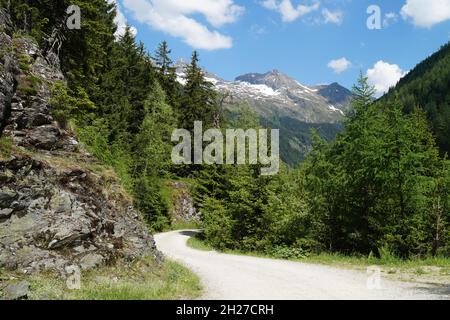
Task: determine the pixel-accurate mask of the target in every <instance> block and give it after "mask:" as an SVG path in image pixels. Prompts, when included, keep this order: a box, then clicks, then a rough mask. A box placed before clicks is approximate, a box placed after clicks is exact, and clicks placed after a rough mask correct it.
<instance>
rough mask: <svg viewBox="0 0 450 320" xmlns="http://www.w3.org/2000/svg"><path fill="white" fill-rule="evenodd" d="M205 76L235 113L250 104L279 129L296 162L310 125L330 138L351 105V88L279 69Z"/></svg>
mask: <svg viewBox="0 0 450 320" xmlns="http://www.w3.org/2000/svg"><path fill="white" fill-rule="evenodd" d="M176 67H177V76H178V81H179V82H180V83H181V84H185V82H184V69H185V67H186V64H185V63H184V62H178V63H177V64H176ZM204 76H205V79H206V80H207V81H209V82H211V83H212V84H213V85H214V87H215V88H216V90H217V91H219V92H220V93H222V94H224V96H225V97H226V99H225V101H224V103H225V106H226V108H227V109H228V110H229V111H230V112H231V113H236V112H238V110H237V109H236V106H239V105H248V106H250V107H251V108H252V109H254V110H255V111H256V112H257V113H258V114H259V116H260V119H261V124H263V125H266V126H267V125H268V126H270V127H271V128H272V129H280V133H281V142H280V144H281V145H280V148H281V158H282V160H283V161H284V162H286V163H288V164H289V165H291V166H296V165H298V164H299V163H300V162H301V161H302V160H303V159H304V158H305V156H306V155H307V154H308V153H309V151H310V149H311V143H312V136H311V135H312V133H311V131H312V130H315V131H317V132H319V135H321V137H323V138H324V139H326V140H331V139H333V138H334V137H335V136H336V134H338V133H339V132H340V131H341V130H342V126H341V121H342V120H343V118H344V117H345V114H346V113H347V111H348V110H349V108H350V100H351V96H352V93H351V91H350V90H348V89H347V88H345V87H343V86H341V85H340V84H338V83H337V82H333V83H331V84H329V85H325V84H322V85H315V86H307V85H304V84H302V83H300V82H299V81H297V80H295V79H294V78H292V77H290V76H288V75H286V74H284V73H282V72H281V71H279V70H277V69H273V70H270V71H268V72H266V73H246V74H242V75H239V76H237V77H236V78H235V79H234V80H233V81H227V80H224V79H223V78H221V77H219V76H218V75H216V74H214V73H211V72H208V71H206V70H204Z"/></svg>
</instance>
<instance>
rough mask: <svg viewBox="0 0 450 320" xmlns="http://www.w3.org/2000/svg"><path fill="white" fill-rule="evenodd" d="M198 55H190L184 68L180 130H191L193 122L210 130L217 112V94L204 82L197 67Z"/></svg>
mask: <svg viewBox="0 0 450 320" xmlns="http://www.w3.org/2000/svg"><path fill="white" fill-rule="evenodd" d="M198 63H199V57H198V53H197V52H196V51H195V52H194V53H193V54H192V59H191V64H190V65H188V66H187V67H186V70H185V74H186V75H185V77H186V85H185V86H184V92H183V96H182V98H181V106H180V116H181V119H180V120H181V126H182V128H185V129H188V130H193V128H194V122H195V121H202V122H203V128H208V127H209V128H211V127H213V125H214V119H215V116H216V114H217V113H218V110H217V101H216V98H217V94H216V92H215V90H214V89H213V85H212V83H210V82H208V81H206V80H205V77H204V74H203V71H202V69H201V68H200V67H199V64H198Z"/></svg>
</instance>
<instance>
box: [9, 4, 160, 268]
mask: <svg viewBox="0 0 450 320" xmlns="http://www.w3.org/2000/svg"><path fill="white" fill-rule="evenodd" d="M56 81H64V76H63V74H62V73H61V71H60V69H59V63H58V58H57V57H56V56H55V55H53V54H51V53H50V54H49V55H47V56H43V54H42V52H41V51H40V50H39V48H38V46H37V45H36V43H35V42H34V40H33V39H31V38H27V37H13V36H12V27H11V23H10V21H9V19H8V17H7V16H6V15H5V14H4V13H3V12H1V11H0V132H1V139H2V145H7V144H8V143H9V144H10V146H9V148H5V147H3V149H1V150H2V154H0V269H1V268H6V269H8V270H20V271H23V272H25V273H32V272H35V271H38V270H48V269H53V270H59V271H61V272H63V271H64V270H65V268H66V267H67V266H70V265H78V266H80V267H81V268H82V269H90V268H94V267H96V266H99V265H101V264H104V263H112V262H114V260H115V259H120V258H124V259H128V260H131V259H134V258H137V257H141V256H145V255H154V256H155V258H157V259H160V255H159V253H158V252H157V250H156V248H155V244H154V241H153V238H152V236H151V235H150V234H149V232H148V230H147V228H146V225H145V223H144V222H143V220H142V219H141V217H140V216H139V215H138V214H137V213H136V212H135V211H134V210H133V208H132V205H131V200H130V198H129V197H128V196H127V194H126V193H125V192H124V191H123V190H122V189H121V187H120V185H119V184H118V182H117V179H116V178H115V175H114V172H113V171H112V170H110V169H108V168H105V167H104V166H102V165H101V164H100V163H98V161H97V160H96V159H95V158H93V157H92V156H91V155H89V154H88V153H86V152H85V151H83V148H82V147H81V146H80V144H79V143H78V141H77V139H76V137H75V136H74V135H73V134H71V133H70V132H67V131H65V130H62V129H61V128H60V127H59V126H58V125H57V124H56V123H55V121H54V119H53V118H52V115H51V114H52V113H51V110H52V106H51V105H50V103H49V101H50V100H51V99H50V98H51V90H52V87H53V85H54V83H55V82H56ZM9 149H10V151H8V150H9Z"/></svg>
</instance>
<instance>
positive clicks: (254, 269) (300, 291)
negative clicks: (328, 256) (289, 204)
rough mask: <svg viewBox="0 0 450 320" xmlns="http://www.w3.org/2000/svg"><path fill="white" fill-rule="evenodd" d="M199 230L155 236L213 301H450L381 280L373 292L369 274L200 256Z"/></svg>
mask: <svg viewBox="0 0 450 320" xmlns="http://www.w3.org/2000/svg"><path fill="white" fill-rule="evenodd" d="M195 233H196V231H195V230H185V231H174V232H168V233H163V234H158V235H155V241H156V244H157V247H158V249H159V250H160V251H161V252H163V253H164V254H165V255H166V256H167V257H169V258H170V259H172V260H175V261H178V262H181V263H182V264H184V265H185V266H187V267H188V268H189V269H191V270H192V271H193V272H195V273H196V274H197V275H198V276H199V277H200V279H201V281H202V284H203V286H204V288H205V294H204V296H203V297H202V298H203V299H208V300H278V299H285V300H311V299H320V300H329V299H333V300H334V299H336V300H340V299H351V300H354V299H357V300H366V299H375V300H379V299H388V300H396V299H406V300H411V299H450V291H449V288H442V287H433V286H425V285H423V284H413V283H406V282H393V281H388V280H386V279H381V289H376V290H369V289H368V286H367V279H368V276H367V274H366V273H363V272H359V271H353V270H344V269H339V268H334V267H328V266H322V265H315V264H308V263H300V262H290V261H284V260H272V259H264V258H255V257H248V256H237V255H229V254H222V253H217V252H214V251H211V252H207V251H200V250H195V249H192V248H190V247H188V246H187V244H186V242H187V240H188V239H189V237H191V236H193V235H194V234H195Z"/></svg>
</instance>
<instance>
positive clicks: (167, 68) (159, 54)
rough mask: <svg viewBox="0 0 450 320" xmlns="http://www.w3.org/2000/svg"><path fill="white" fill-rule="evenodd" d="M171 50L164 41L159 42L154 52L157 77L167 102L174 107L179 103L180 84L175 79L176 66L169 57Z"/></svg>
mask: <svg viewBox="0 0 450 320" xmlns="http://www.w3.org/2000/svg"><path fill="white" fill-rule="evenodd" d="M171 53H172V51H171V50H170V49H169V46H168V44H167V42H166V41H163V42H162V43H160V45H159V47H158V50H157V51H156V54H155V60H156V65H157V68H158V79H159V83H160V84H161V86H162V88H163V90H164V91H165V93H166V96H167V102H168V103H169V104H170V105H171V106H172V107H174V108H176V107H177V106H178V104H179V95H180V85H179V83H178V81H177V74H176V67H174V65H173V61H172V59H171V58H170V54H171Z"/></svg>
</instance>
